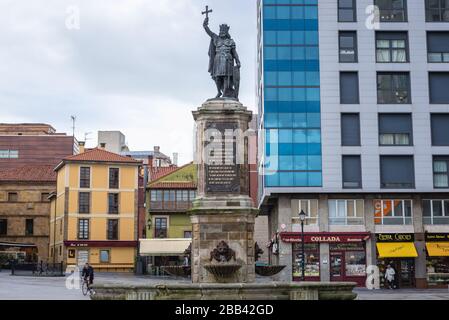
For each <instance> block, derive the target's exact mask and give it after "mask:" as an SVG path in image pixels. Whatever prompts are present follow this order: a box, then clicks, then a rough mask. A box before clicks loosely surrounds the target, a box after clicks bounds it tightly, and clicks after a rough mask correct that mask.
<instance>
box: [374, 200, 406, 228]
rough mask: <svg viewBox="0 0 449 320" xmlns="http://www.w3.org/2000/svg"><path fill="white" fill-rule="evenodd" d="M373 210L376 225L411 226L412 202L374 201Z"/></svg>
mask: <svg viewBox="0 0 449 320" xmlns="http://www.w3.org/2000/svg"><path fill="white" fill-rule="evenodd" d="M374 210H375V211H374V223H375V224H377V225H411V224H412V200H375V201H374Z"/></svg>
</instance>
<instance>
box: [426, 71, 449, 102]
mask: <svg viewBox="0 0 449 320" xmlns="http://www.w3.org/2000/svg"><path fill="white" fill-rule="evenodd" d="M448 88H449V72H430V73H429V89H430V93H429V96H430V103H435V104H440V103H441V104H445V103H449V90H448Z"/></svg>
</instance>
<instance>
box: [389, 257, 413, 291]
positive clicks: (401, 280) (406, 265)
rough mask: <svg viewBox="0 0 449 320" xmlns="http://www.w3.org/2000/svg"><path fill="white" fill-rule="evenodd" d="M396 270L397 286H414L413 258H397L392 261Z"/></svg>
mask: <svg viewBox="0 0 449 320" xmlns="http://www.w3.org/2000/svg"><path fill="white" fill-rule="evenodd" d="M393 266H394V268H395V269H396V272H398V275H397V281H398V284H399V288H412V287H414V286H415V261H414V260H413V259H398V260H396V261H394V262H393Z"/></svg>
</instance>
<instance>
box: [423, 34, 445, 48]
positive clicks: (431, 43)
mask: <svg viewBox="0 0 449 320" xmlns="http://www.w3.org/2000/svg"><path fill="white" fill-rule="evenodd" d="M427 51H428V52H449V32H427Z"/></svg>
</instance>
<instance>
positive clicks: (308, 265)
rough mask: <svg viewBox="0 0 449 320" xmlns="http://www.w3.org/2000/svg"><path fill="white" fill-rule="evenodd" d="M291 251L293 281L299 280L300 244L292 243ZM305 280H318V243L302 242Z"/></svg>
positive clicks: (300, 271) (300, 265)
mask: <svg viewBox="0 0 449 320" xmlns="http://www.w3.org/2000/svg"><path fill="white" fill-rule="evenodd" d="M292 252H293V261H292V263H293V264H292V269H293V281H300V280H301V276H302V245H301V243H293V244H292ZM304 257H305V267H304V268H305V271H304V275H305V278H306V281H320V244H319V243H304Z"/></svg>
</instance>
